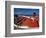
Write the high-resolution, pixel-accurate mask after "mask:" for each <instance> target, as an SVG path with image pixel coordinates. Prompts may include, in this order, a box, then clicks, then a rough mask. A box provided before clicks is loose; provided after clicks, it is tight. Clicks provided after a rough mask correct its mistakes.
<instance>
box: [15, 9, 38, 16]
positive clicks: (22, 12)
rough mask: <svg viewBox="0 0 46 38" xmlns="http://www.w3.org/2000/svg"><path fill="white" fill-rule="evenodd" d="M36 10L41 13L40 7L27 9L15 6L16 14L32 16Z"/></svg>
mask: <svg viewBox="0 0 46 38" xmlns="http://www.w3.org/2000/svg"><path fill="white" fill-rule="evenodd" d="M33 12H35V13H36V14H37V15H39V9H27V8H14V15H27V16H31V15H32V14H33Z"/></svg>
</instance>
